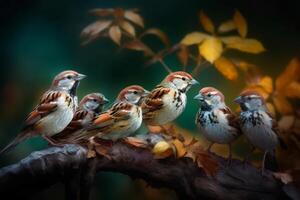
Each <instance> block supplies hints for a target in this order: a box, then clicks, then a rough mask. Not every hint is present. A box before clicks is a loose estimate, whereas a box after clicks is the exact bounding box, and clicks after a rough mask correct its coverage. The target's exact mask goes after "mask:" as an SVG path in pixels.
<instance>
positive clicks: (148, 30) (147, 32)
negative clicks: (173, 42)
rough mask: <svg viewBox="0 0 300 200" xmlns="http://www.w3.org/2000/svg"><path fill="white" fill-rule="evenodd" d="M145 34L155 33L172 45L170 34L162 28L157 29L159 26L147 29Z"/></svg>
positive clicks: (166, 43) (165, 42)
mask: <svg viewBox="0 0 300 200" xmlns="http://www.w3.org/2000/svg"><path fill="white" fill-rule="evenodd" d="M144 35H155V36H157V37H158V38H159V39H160V40H161V41H162V42H163V43H164V44H165V45H166V46H169V45H170V40H169V38H168V36H167V35H166V34H165V33H164V32H163V31H161V30H159V29H157V28H150V29H147V30H146V31H145V32H144V33H143V34H142V37H143V36H144Z"/></svg>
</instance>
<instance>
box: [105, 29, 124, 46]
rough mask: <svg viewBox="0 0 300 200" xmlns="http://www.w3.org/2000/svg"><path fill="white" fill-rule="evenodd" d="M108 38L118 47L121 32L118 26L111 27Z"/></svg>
mask: <svg viewBox="0 0 300 200" xmlns="http://www.w3.org/2000/svg"><path fill="white" fill-rule="evenodd" d="M108 34H109V37H110V38H111V39H112V40H113V41H114V42H115V43H117V44H118V45H120V41H121V30H120V28H119V26H112V27H110V29H109V32H108Z"/></svg>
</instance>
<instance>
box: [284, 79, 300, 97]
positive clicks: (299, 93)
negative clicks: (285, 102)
mask: <svg viewBox="0 0 300 200" xmlns="http://www.w3.org/2000/svg"><path fill="white" fill-rule="evenodd" d="M285 95H286V96H287V97H290V98H298V99H299V98H300V83H299V82H296V81H294V82H292V83H290V84H289V85H288V86H287V87H286V89H285Z"/></svg>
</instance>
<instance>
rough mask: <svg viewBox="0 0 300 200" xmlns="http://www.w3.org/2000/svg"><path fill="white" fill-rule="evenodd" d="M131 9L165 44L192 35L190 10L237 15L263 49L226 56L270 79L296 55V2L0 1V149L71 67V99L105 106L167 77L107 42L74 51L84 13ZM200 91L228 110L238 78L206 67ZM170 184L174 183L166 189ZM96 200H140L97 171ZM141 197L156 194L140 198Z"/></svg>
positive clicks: (195, 25) (34, 145)
mask: <svg viewBox="0 0 300 200" xmlns="http://www.w3.org/2000/svg"><path fill="white" fill-rule="evenodd" d="M110 7H122V8H125V9H126V8H138V9H139V10H140V13H141V15H142V16H143V17H144V21H145V25H146V27H148V28H149V27H158V28H160V29H162V30H163V31H165V32H166V33H167V34H168V35H169V37H170V38H171V41H172V42H173V43H175V42H178V41H180V40H181V39H182V38H183V36H184V35H185V34H187V33H189V32H192V31H195V30H200V25H199V21H198V15H197V14H198V12H199V10H201V9H203V10H204V11H205V12H206V13H207V15H209V16H210V17H211V18H212V19H213V20H214V21H215V22H217V24H218V23H220V22H222V21H224V20H226V19H229V18H230V17H231V16H232V14H233V12H234V11H235V9H239V10H240V11H241V13H242V14H243V15H244V16H245V18H246V19H247V21H248V28H249V33H248V37H250V38H256V39H258V40H260V41H262V43H263V44H264V46H265V48H266V49H267V51H266V52H264V53H262V54H259V55H246V54H242V53H233V54H232V56H237V57H239V58H245V59H247V60H248V61H249V62H252V63H255V64H257V65H258V66H260V67H261V69H262V70H263V71H264V72H265V74H269V75H271V76H273V77H276V76H277V75H278V74H279V73H280V72H281V71H282V70H283V69H284V67H285V66H286V64H287V63H288V61H289V60H290V59H291V58H292V57H294V56H298V55H299V52H300V51H299V50H300V39H299V35H300V12H299V7H300V3H299V2H297V1H293V0H284V1H283V0H275V1H261V0H249V1H241V0H235V1H229V0H228V1H225V0H223V1H221V0H219V1H217V0H209V1H208V0H206V1H205V0H194V1H193V0H184V1H179V0H160V1H150V0H148V1H141V0H131V1H129V0H127V1H125V0H119V1H112V0H110V1H103V0H87V1H78V0H60V1H55V0H52V1H51V0H47V1H46V0H36V1H33V0H28V1H24V0H9V1H1V11H0V20H1V29H2V30H1V32H0V35H1V37H0V38H1V48H0V58H1V67H0V70H1V85H0V89H1V94H2V98H1V99H0V100H1V104H0V108H1V112H0V117H1V120H0V146H1V147H2V146H4V145H5V144H7V143H8V142H9V141H10V140H11V139H12V138H13V137H14V136H15V135H16V134H17V133H18V131H19V130H20V127H21V124H22V121H23V119H24V118H25V117H26V114H27V113H28V112H30V110H31V109H32V107H34V105H35V104H36V102H37V101H38V99H39V96H40V95H41V94H42V93H43V92H44V91H45V90H46V89H47V87H48V86H49V84H50V83H51V80H52V78H53V77H54V76H55V75H56V74H57V73H59V72H60V71H62V70H66V69H74V70H77V71H79V72H81V73H84V74H86V75H88V78H87V79H85V80H84V81H82V84H81V85H80V88H79V91H78V93H79V97H82V96H83V95H85V94H87V93H90V92H102V93H104V94H105V95H106V96H107V97H108V98H109V99H111V100H112V101H113V99H114V98H115V96H116V95H117V93H118V91H119V90H120V89H122V88H123V87H124V86H127V85H129V84H141V85H143V86H144V87H145V88H147V89H149V90H150V89H151V88H153V87H154V86H155V85H156V84H157V83H159V82H160V81H161V80H162V79H163V78H164V76H165V75H166V74H167V73H166V72H165V71H164V70H163V68H162V67H161V66H160V65H159V64H155V65H152V66H151V67H148V68H145V66H144V63H145V59H144V58H143V56H142V54H140V53H137V52H131V51H126V50H123V51H119V50H118V49H117V46H116V45H115V44H114V43H112V42H111V41H110V40H108V39H100V40H97V41H96V42H93V43H91V44H90V45H87V46H85V47H81V46H80V39H79V34H80V32H81V30H82V29H83V28H84V27H85V26H86V25H88V24H89V23H91V22H93V21H94V20H95V18H94V17H93V16H90V15H88V14H87V11H88V10H90V9H92V8H110ZM166 62H167V64H168V65H169V66H171V68H172V69H173V70H179V69H180V67H179V66H180V64H179V63H178V62H177V61H176V60H175V59H172V58H171V59H167V60H166ZM196 78H197V80H199V82H200V83H201V85H200V87H204V86H208V85H211V86H214V87H217V88H220V90H222V91H223V92H224V93H225V95H226V97H227V102H228V104H229V105H231V106H232V105H233V104H232V103H231V101H232V99H233V98H234V96H236V95H237V94H238V93H239V91H240V89H241V88H243V86H244V83H243V81H242V80H240V81H239V82H229V81H228V80H226V79H224V78H223V77H222V76H221V75H220V74H219V73H218V72H216V70H215V69H214V68H213V67H210V68H207V69H206V70H205V71H202V72H201V74H200V75H199V76H198V77H196ZM198 89H199V88H194V89H192V90H191V91H190V92H189V98H190V101H189V103H188V106H187V109H186V111H185V112H184V114H183V115H182V116H181V117H180V118H179V119H178V120H177V122H178V124H179V125H180V126H181V127H183V128H186V129H189V130H191V131H193V132H196V128H195V126H194V122H193V121H194V116H195V113H196V110H197V104H196V102H193V100H192V96H193V95H195V93H196V92H197V90H198ZM46 145H47V144H46V142H45V141H43V140H42V139H40V138H33V139H30V140H28V141H26V142H25V143H23V144H21V145H19V146H18V147H17V148H16V149H15V150H14V151H13V152H11V153H9V154H7V155H5V156H2V157H1V158H0V163H1V166H4V165H6V164H11V163H14V162H16V161H18V160H20V159H21V158H23V157H25V156H26V155H28V154H29V153H30V152H32V151H33V150H38V149H43V148H45V147H46ZM174 184H176V183H174ZM149 191H150V193H153V194H154V193H155V194H156V193H160V194H159V196H161V198H164V199H167V198H169V199H172V198H174V194H172V193H171V194H170V192H168V191H159V192H158V191H157V190H149V189H148V190H147V192H146V193H149ZM62 193H63V187H62V186H61V185H57V186H54V187H53V188H50V189H49V190H47V191H45V192H43V193H41V194H38V195H37V196H36V197H35V199H54V198H56V199H63V194H62ZM93 193H94V197H95V199H96V196H97V199H99V198H100V197H101V199H141V198H143V199H145V198H146V197H145V195H144V193H145V190H144V186H141V184H140V183H137V182H133V181H132V180H131V179H130V178H128V177H127V176H124V175H121V174H115V173H100V174H98V177H97V183H96V185H95V187H94V192H93ZM147 198H148V199H153V198H157V196H151V195H149V194H148V195H147Z"/></svg>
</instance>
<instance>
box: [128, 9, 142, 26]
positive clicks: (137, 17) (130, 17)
mask: <svg viewBox="0 0 300 200" xmlns="http://www.w3.org/2000/svg"><path fill="white" fill-rule="evenodd" d="M124 17H125V19H128V20H129V21H132V22H133V23H135V24H137V25H139V26H140V27H142V28H144V20H143V18H142V17H141V16H140V15H139V14H137V13H135V12H133V11H131V10H126V11H125V13H124Z"/></svg>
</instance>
